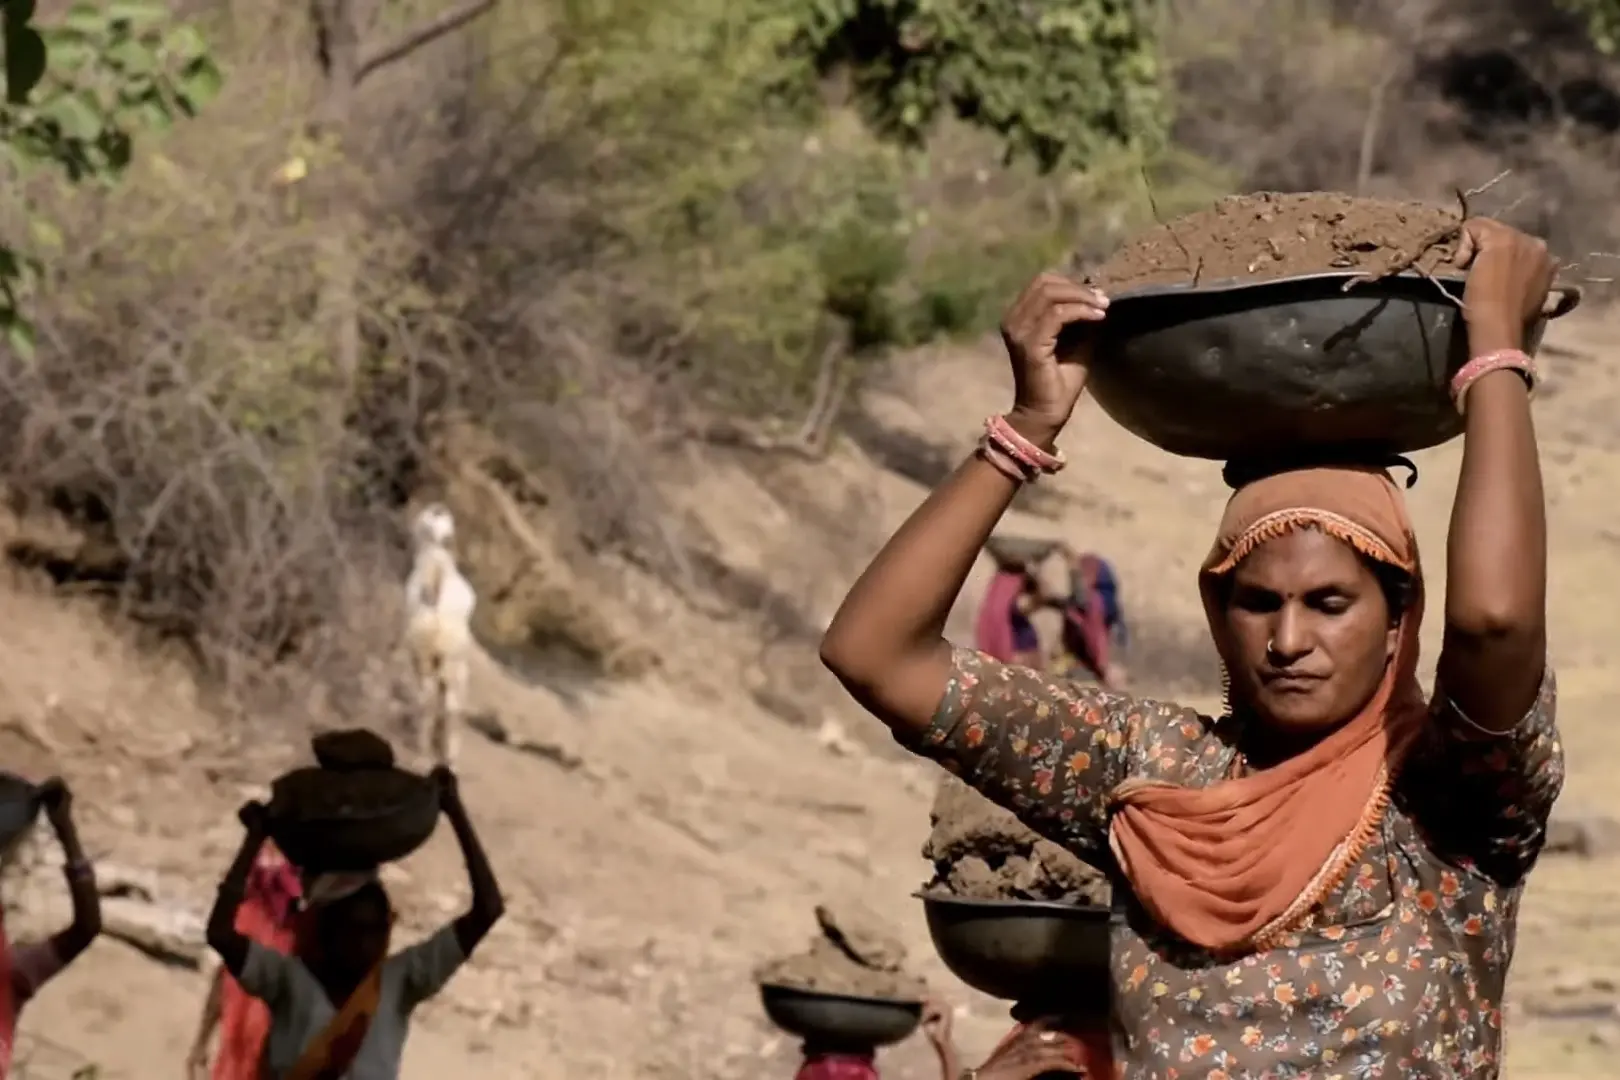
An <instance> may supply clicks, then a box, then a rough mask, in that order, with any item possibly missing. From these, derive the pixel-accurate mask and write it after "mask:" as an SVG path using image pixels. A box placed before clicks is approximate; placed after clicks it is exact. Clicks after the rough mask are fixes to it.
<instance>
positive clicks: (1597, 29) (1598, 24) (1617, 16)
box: [1563, 0, 1620, 55]
mask: <svg viewBox="0 0 1620 1080" xmlns="http://www.w3.org/2000/svg"><path fill="white" fill-rule="evenodd" d="M1563 5H1564V7H1565V8H1567V9H1568V10H1570V11H1572V12H1574V13H1575V14H1577V15H1579V16H1581V17H1582V18H1584V19H1585V20H1586V26H1587V31H1588V32H1589V33H1590V34H1591V35H1592V44H1594V45H1596V46H1597V47H1598V49H1599V51H1601V52H1604V53H1608V54H1610V55H1613V54H1614V53H1615V52H1616V51H1617V49H1620V0H1563Z"/></svg>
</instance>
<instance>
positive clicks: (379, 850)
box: [268, 769, 439, 872]
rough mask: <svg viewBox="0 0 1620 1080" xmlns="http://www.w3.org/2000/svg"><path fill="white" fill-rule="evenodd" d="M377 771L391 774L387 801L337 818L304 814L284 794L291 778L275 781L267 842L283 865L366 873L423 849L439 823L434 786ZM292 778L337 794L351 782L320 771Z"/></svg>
mask: <svg viewBox="0 0 1620 1080" xmlns="http://www.w3.org/2000/svg"><path fill="white" fill-rule="evenodd" d="M379 771H387V772H390V773H392V774H394V782H393V785H392V786H393V787H394V788H395V789H396V790H395V791H394V792H393V793H392V795H391V797H390V798H389V799H388V800H387V801H386V802H383V803H377V804H372V805H367V806H363V807H361V806H355V807H350V808H346V809H344V810H342V811H341V812H338V811H333V812H313V813H312V812H308V811H307V810H306V809H305V808H304V807H302V806H300V805H299V804H298V803H297V802H296V801H295V800H294V799H292V798H290V797H289V796H288V795H287V794H286V793H287V791H288V783H287V782H288V780H289V779H290V778H292V777H293V776H294V773H288V774H287V775H286V776H283V777H280V778H279V779H277V780H276V781H275V783H274V784H272V785H271V797H270V805H269V823H268V824H269V831H270V838H271V839H272V840H274V841H275V842H276V846H277V847H279V848H280V849H281V851H282V853H283V854H285V855H286V856H287V860H288V861H289V862H291V863H292V864H293V865H294V866H297V867H299V868H300V869H303V870H308V871H312V872H327V871H360V870H369V869H371V868H373V867H376V866H381V865H382V864H384V863H390V862H395V861H397V860H399V859H403V858H405V857H406V856H407V855H409V854H411V853H412V852H414V851H415V850H416V849H417V848H420V847H421V846H422V845H423V844H425V843H427V842H428V839H429V838H430V837H431V836H432V835H433V830H434V829H435V828H436V827H437V826H438V823H439V794H438V790H437V789H436V788H435V787H434V785H433V782H432V781H431V780H429V779H428V778H427V777H424V776H417V775H416V774H414V773H408V772H406V771H404V770H403V769H392V770H379ZM294 772H295V773H297V774H299V775H300V776H303V777H310V776H314V777H316V778H317V779H318V780H319V781H320V782H322V783H330V784H332V785H334V787H335V788H339V789H340V788H341V785H344V784H347V783H350V782H351V780H352V778H353V777H355V776H356V773H354V772H337V771H331V770H325V769H298V770H295V771H294ZM306 782H308V781H307V780H306Z"/></svg>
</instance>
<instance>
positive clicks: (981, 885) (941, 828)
mask: <svg viewBox="0 0 1620 1080" xmlns="http://www.w3.org/2000/svg"><path fill="white" fill-rule="evenodd" d="M931 818H932V821H933V824H934V829H933V832H932V833H930V834H929V837H928V842H927V843H926V844H925V845H923V857H924V858H925V859H928V860H930V861H931V862H932V863H933V864H934V880H933V881H932V882H930V883H929V885H928V890H929V891H931V892H940V893H945V894H948V895H951V896H960V897H965V898H971V899H975V900H1045V901H1052V902H1056V903H1066V904H1085V905H1097V906H1104V907H1105V906H1107V905H1108V903H1109V898H1110V895H1111V890H1110V887H1109V884H1108V879H1107V878H1106V877H1104V876H1103V875H1102V874H1101V873H1099V872H1098V871H1096V870H1094V869H1092V868H1091V867H1089V866H1087V865H1086V864H1085V863H1083V862H1081V861H1080V860H1079V859H1077V858H1075V857H1074V856H1073V855H1071V854H1069V853H1068V852H1067V851H1065V850H1064V849H1063V848H1061V847H1059V846H1058V845H1056V844H1054V843H1052V842H1051V841H1050V840H1045V839H1043V838H1041V837H1039V836H1037V835H1035V833H1033V832H1031V831H1030V830H1029V829H1028V828H1026V827H1025V826H1023V825H1022V824H1020V823H1019V821H1018V819H1017V818H1016V817H1014V816H1013V815H1012V814H1011V813H1009V812H1008V811H1006V810H1003V809H1002V808H1001V807H999V806H997V805H996V804H994V803H992V802H991V801H990V800H989V799H986V798H985V797H984V796H983V795H980V794H979V793H978V792H976V791H974V790H973V789H972V788H970V787H968V786H967V785H966V784H964V783H963V782H962V781H960V780H958V779H956V778H955V777H951V776H947V777H945V778H944V779H943V780H942V781H941V782H940V786H939V791H938V793H937V794H936V795H935V796H934V808H933V811H932V814H931Z"/></svg>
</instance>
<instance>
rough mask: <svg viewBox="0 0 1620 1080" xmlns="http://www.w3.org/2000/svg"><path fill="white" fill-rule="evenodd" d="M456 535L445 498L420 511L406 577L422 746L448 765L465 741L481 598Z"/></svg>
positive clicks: (407, 629) (408, 637) (407, 624)
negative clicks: (458, 554)
mask: <svg viewBox="0 0 1620 1080" xmlns="http://www.w3.org/2000/svg"><path fill="white" fill-rule="evenodd" d="M455 535H456V523H455V519H454V518H453V517H451V516H450V511H449V509H447V508H446V507H445V506H443V505H442V504H440V503H434V504H432V505H431V506H428V507H426V508H424V509H423V510H422V511H421V512H420V513H418V514H417V515H416V520H415V521H414V522H413V523H412V527H411V538H412V541H413V544H414V547H415V560H414V562H413V563H412V566H411V575H410V577H409V578H407V579H406V580H405V619H406V622H405V640H406V642H407V643H408V644H409V646H410V652H411V662H412V664H413V665H414V667H415V669H416V681H417V686H418V689H419V693H420V700H421V712H420V713H419V714H418V716H417V718H416V721H417V728H416V742H417V749H418V750H419V751H420V752H421V753H422V754H424V755H426V756H431V758H432V759H433V762H434V763H435V764H437V765H446V766H449V765H452V764H453V763H454V759H455V756H456V750H457V748H458V746H459V744H460V736H461V730H460V729H461V724H462V720H463V717H464V715H465V712H466V708H467V678H468V662H469V654H470V653H471V652H472V626H471V622H472V614H473V609H474V608H475V607H476V606H477V604H478V597H477V596H476V595H475V594H474V593H473V587H472V583H471V582H469V581H468V580H467V579H466V578H465V577H464V576H462V573H461V570H460V569H459V568H458V567H457V566H456V559H455V556H454V555H453V554H452V553H451V551H450V545H451V542H452V541H453V540H454V539H455Z"/></svg>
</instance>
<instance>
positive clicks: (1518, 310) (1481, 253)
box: [1452, 218, 1558, 353]
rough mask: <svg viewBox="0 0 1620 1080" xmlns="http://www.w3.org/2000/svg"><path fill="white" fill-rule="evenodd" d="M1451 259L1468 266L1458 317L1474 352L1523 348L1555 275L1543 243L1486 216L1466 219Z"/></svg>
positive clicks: (1554, 263)
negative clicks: (1529, 329) (1464, 324)
mask: <svg viewBox="0 0 1620 1080" xmlns="http://www.w3.org/2000/svg"><path fill="white" fill-rule="evenodd" d="M1452 261H1453V262H1454V263H1455V264H1456V265H1458V266H1462V267H1467V268H1468V284H1467V286H1466V287H1465V288H1464V290H1463V318H1464V319H1465V320H1466V321H1467V323H1468V333H1469V337H1470V338H1471V339H1474V345H1475V348H1474V351H1475V352H1476V353H1478V352H1485V351H1490V350H1492V349H1519V348H1523V347H1524V334H1525V330H1526V329H1527V328H1528V327H1529V326H1530V324H1531V323H1533V322H1535V321H1536V320H1537V319H1538V318H1540V317H1541V315H1542V313H1543V311H1544V309H1545V306H1546V303H1547V295H1548V293H1549V292H1550V291H1551V290H1552V284H1553V279H1554V277H1555V276H1556V275H1557V273H1558V260H1557V259H1555V258H1553V257H1552V255H1551V254H1549V253H1548V251H1547V243H1546V241H1544V240H1541V239H1538V238H1537V237H1534V236H1530V235H1527V234H1525V233H1522V232H1520V231H1519V230H1518V229H1515V228H1513V227H1512V226H1511V225H1504V224H1502V222H1500V221H1496V220H1494V219H1492V218H1470V219H1468V220H1467V221H1465V222H1463V229H1462V237H1461V239H1460V240H1459V241H1458V242H1457V252H1456V254H1455V255H1453V256H1452Z"/></svg>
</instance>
